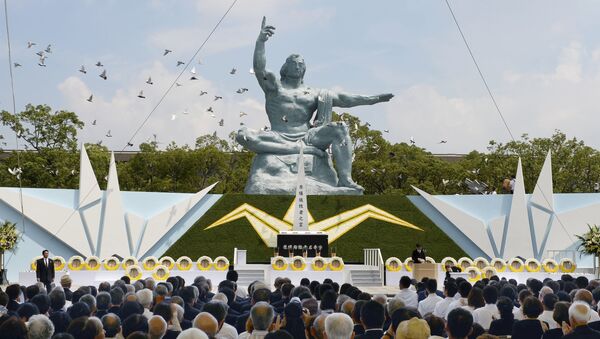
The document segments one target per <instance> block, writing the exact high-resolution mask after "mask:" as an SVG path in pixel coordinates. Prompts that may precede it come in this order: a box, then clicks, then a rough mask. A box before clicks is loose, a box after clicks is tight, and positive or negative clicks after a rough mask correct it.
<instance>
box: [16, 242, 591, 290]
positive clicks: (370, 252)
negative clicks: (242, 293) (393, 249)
mask: <svg viewBox="0 0 600 339" xmlns="http://www.w3.org/2000/svg"><path fill="white" fill-rule="evenodd" d="M364 253H365V255H364V262H363V264H344V266H343V269H342V270H339V271H336V270H331V269H330V268H329V267H327V269H325V270H322V271H317V270H313V269H312V266H311V263H312V258H305V259H304V260H305V262H306V266H305V268H304V269H303V270H293V269H292V268H291V266H292V265H291V261H292V259H291V258H289V257H287V258H285V259H286V261H287V262H288V263H289V264H288V266H287V269H285V270H276V269H274V268H273V267H272V266H271V264H249V263H247V261H246V258H247V255H246V254H247V253H246V250H238V249H234V260H233V266H234V267H235V270H236V271H237V272H238V273H239V281H238V285H240V286H242V287H247V286H248V284H250V283H251V282H253V281H263V282H265V283H266V284H268V285H269V286H270V287H273V285H274V282H275V279H276V278H277V277H287V278H289V279H290V280H291V281H292V283H293V284H294V285H296V286H298V285H299V284H300V280H301V279H303V278H308V279H309V280H311V281H312V280H316V281H320V282H322V281H323V280H324V279H327V278H329V279H332V280H333V281H335V282H337V283H338V284H340V285H341V284H343V283H350V284H352V285H355V286H358V287H359V288H361V287H365V288H367V287H377V286H379V287H386V288H387V290H389V291H390V292H393V290H394V289H398V283H399V281H400V278H401V277H402V276H404V275H406V276H408V277H410V278H412V277H413V274H412V272H408V271H406V270H401V271H398V272H390V271H386V270H385V265H384V262H383V260H382V259H381V253H380V251H379V249H364ZM271 259H273V258H271ZM324 259H325V261H327V262H329V260H331V258H324ZM439 268H440V269H439V270H438V274H437V278H438V286H442V282H443V281H444V279H445V277H446V273H445V272H444V271H443V270H442V269H441V266H440V267H439ZM64 274H70V275H71V279H72V281H73V286H81V285H96V286H97V285H98V284H99V283H100V282H103V281H108V282H111V283H112V282H114V281H115V280H117V279H120V278H121V277H122V276H124V275H125V271H124V270H116V271H106V270H103V269H100V270H97V271H89V270H81V271H70V272H68V271H61V272H57V273H56V279H55V283H58V282H60V277H61V276H63V275H64ZM563 274H564V273H561V272H558V273H546V272H533V273H532V272H520V273H515V272H510V271H506V272H502V273H499V274H498V276H499V277H501V278H506V279H515V280H517V282H518V283H526V281H527V279H529V278H536V279H539V280H544V279H546V278H551V279H553V280H558V279H560V277H561V275H563ZM570 274H571V275H572V276H574V277H576V276H586V277H587V278H588V279H590V280H591V279H594V278H595V277H594V275H593V274H589V273H576V272H575V273H570ZM169 275H170V276H178V275H179V276H181V277H183V278H184V279H185V281H186V283H187V284H190V283H192V282H193V281H194V278H196V277H198V276H204V277H205V278H207V279H210V280H211V281H212V283H213V287H215V288H216V286H217V285H218V284H219V282H221V281H222V280H225V277H226V275H227V271H226V270H224V271H219V270H215V269H214V268H211V269H210V270H206V271H202V270H199V269H197V268H196V266H195V265H194V268H193V269H191V270H189V271H180V270H177V269H173V270H171V271H170V274H169ZM453 276H457V277H458V276H462V277H464V278H467V277H466V274H465V273H453ZM148 277H152V271H143V276H142V278H148ZM384 277H385V278H384ZM35 282H36V278H35V272H32V271H27V272H19V283H20V284H21V285H31V284H34V283H35Z"/></svg>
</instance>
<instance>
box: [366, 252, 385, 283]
mask: <svg viewBox="0 0 600 339" xmlns="http://www.w3.org/2000/svg"><path fill="white" fill-rule="evenodd" d="M363 258H364V260H363V262H364V265H365V266H372V267H373V268H374V269H376V270H378V271H379V279H380V280H381V282H383V281H384V279H385V277H384V275H385V263H384V262H383V256H381V250H380V249H379V248H365V249H363Z"/></svg>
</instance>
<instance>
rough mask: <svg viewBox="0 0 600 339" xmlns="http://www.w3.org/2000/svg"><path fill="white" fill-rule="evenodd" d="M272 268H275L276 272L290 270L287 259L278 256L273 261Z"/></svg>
mask: <svg viewBox="0 0 600 339" xmlns="http://www.w3.org/2000/svg"><path fill="white" fill-rule="evenodd" d="M271 267H273V269H274V270H275V271H285V270H287V268H288V262H287V260H286V259H285V257H282V256H280V255H278V256H276V257H275V258H273V259H271Z"/></svg>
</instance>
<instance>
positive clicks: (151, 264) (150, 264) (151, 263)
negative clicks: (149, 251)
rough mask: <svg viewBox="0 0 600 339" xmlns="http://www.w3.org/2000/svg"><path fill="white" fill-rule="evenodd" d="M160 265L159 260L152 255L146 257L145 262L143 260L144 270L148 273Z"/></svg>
mask: <svg viewBox="0 0 600 339" xmlns="http://www.w3.org/2000/svg"><path fill="white" fill-rule="evenodd" d="M158 265H159V262H158V258H157V257H155V256H152V255H151V256H149V257H145V258H144V260H142V268H143V269H145V270H146V271H154V268H155V267H156V266H158Z"/></svg>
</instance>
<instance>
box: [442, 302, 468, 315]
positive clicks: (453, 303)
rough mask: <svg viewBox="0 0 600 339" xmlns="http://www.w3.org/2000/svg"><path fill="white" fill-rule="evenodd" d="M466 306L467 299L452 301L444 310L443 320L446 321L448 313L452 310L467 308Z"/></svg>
mask: <svg viewBox="0 0 600 339" xmlns="http://www.w3.org/2000/svg"><path fill="white" fill-rule="evenodd" d="M467 305H468V303H467V298H460V299H458V300H454V301H453V302H451V303H450V305H448V308H447V309H446V316H445V317H444V318H445V319H446V320H448V313H450V312H451V311H452V310H453V309H455V308H459V307H463V306H467Z"/></svg>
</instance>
